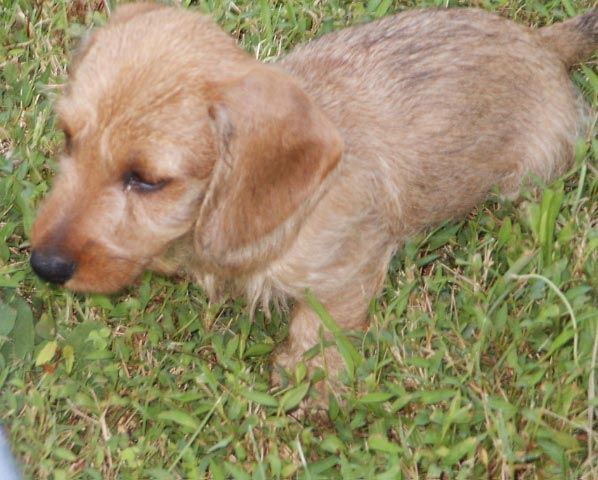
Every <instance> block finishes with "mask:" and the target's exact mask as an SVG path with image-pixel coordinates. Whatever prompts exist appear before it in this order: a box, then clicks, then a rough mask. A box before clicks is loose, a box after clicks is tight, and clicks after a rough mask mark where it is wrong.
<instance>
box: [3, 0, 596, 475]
mask: <svg viewBox="0 0 598 480" xmlns="http://www.w3.org/2000/svg"><path fill="white" fill-rule="evenodd" d="M183 3H193V4H194V5H191V8H198V9H200V10H203V11H206V12H210V13H211V14H212V15H213V16H214V17H215V18H216V20H217V21H218V22H219V23H220V24H221V25H222V26H223V27H224V28H225V29H226V30H227V31H229V32H231V33H232V34H233V35H234V36H235V37H237V38H238V39H239V40H240V42H241V43H242V44H243V45H244V47H245V48H247V49H248V50H250V51H253V52H255V54H256V56H258V57H259V58H261V59H264V60H271V59H273V58H274V57H276V56H277V55H279V54H280V53H283V52H284V51H285V50H287V49H289V48H291V47H292V46H293V45H295V44H297V43H299V42H302V41H305V40H308V39H310V38H313V37H314V36H316V35H319V34H321V33H323V32H327V31H330V30H334V29H337V28H341V27H342V26H344V25H348V24H352V23H356V22H361V21H365V20H368V19H373V18H376V17H380V16H384V15H387V14H390V13H392V12H394V11H399V10H404V9H406V8H410V7H414V6H422V5H428V6H429V5H436V6H458V5H477V6H481V7H484V8H486V9H489V10H497V11H500V12H501V13H502V14H503V15H506V16H509V17H511V18H514V19H516V20H517V21H520V22H524V23H528V24H544V23H547V22H552V21H558V20H561V19H563V18H566V17H568V16H571V15H574V14H576V13H577V12H580V11H583V10H584V9H587V8H588V7H590V6H592V4H593V1H586V0H561V1H557V0H548V1H545V2H539V1H535V0H479V1H474V2H462V1H452V0H448V1H444V0H443V1H437V2H435V1H427V0H424V1H419V0H418V1H415V0H413V1H399V2H391V1H388V0H377V1H372V2H368V3H363V2H345V1H340V0H336V1H330V2H318V3H312V2H308V1H306V0H281V1H279V2H269V1H267V0H260V1H259V2H250V1H248V0H239V1H237V2H236V3H233V2H224V1H216V0H204V1H199V2H183ZM186 6H188V5H186ZM106 10H107V8H106V7H105V5H104V3H103V2H101V1H99V0H97V1H88V2H84V1H83V2H68V1H65V0H56V1H53V2H46V1H40V0H7V1H5V2H4V3H3V6H2V8H1V9H0V19H1V20H0V21H1V25H2V28H0V64H1V73H0V76H1V85H2V86H3V88H2V89H1V90H0V96H1V104H0V319H1V321H0V388H1V391H0V421H1V423H2V424H3V425H4V427H5V428H6V430H7V431H8V433H9V436H10V439H11V442H12V445H13V449H14V451H15V454H16V456H17V457H18V459H19V461H20V462H21V464H22V466H23V470H24V474H25V476H26V477H27V478H35V479H55V480H62V479H71V478H72V479H74V478H77V479H112V478H122V479H170V478H211V479H215V480H218V479H224V478H234V479H278V478H302V479H318V478H319V479H334V478H344V479H358V478H364V479H370V478H376V479H380V480H382V479H415V478H422V479H433V478H443V479H478V478H479V479H481V478H491V479H494V478H501V479H533V478H539V479H549V478H555V479H595V478H598V422H597V421H596V418H597V417H598V412H596V413H595V409H596V407H598V396H597V395H596V393H595V389H596V379H595V376H596V371H595V366H596V363H597V361H596V360H597V359H596V357H597V352H598V343H597V342H598V307H597V306H598V223H597V219H598V168H597V167H598V165H597V160H598V140H597V139H596V137H595V135H594V138H591V139H587V141H585V142H580V144H579V147H578V152H577V166H576V167H575V169H574V170H573V171H571V172H570V173H568V174H567V175H566V176H565V177H563V178H562V179H561V180H560V181H559V182H557V183H555V184H553V185H552V186H549V187H548V188H545V189H543V190H539V191H534V192H528V193H526V194H525V195H524V196H523V199H522V200H521V201H518V202H516V203H503V204H496V203H488V204H486V205H485V206H483V207H481V208H480V209H478V210H477V211H476V212H473V213H472V214H471V215H470V216H469V218H468V219H467V220H466V221H463V222H460V223H449V224H446V225H443V226H441V227H439V228H437V229H435V230H434V231H432V232H429V233H428V234H427V235H422V236H421V237H419V238H416V239H414V240H413V241H412V242H411V243H410V244H409V245H407V246H406V248H405V249H404V250H403V251H402V252H401V253H400V254H399V255H397V256H396V257H395V258H394V260H393V262H392V268H391V270H390V272H389V275H388V277H387V281H386V284H385V288H384V292H383V294H382V295H381V296H380V297H379V298H378V299H377V300H376V301H375V302H373V303H372V306H371V316H372V322H371V327H370V329H369V330H368V331H367V332H365V333H362V334H360V335H353V334H352V335H350V336H349V337H348V338H349V340H350V342H347V341H346V339H345V343H344V344H345V345H348V347H347V348H348V349H349V351H351V352H352V354H353V355H355V359H356V360H358V361H356V362H355V373H354V375H353V377H352V381H351V382H350V385H349V388H348V393H347V395H346V402H347V404H346V406H343V407H342V408H341V407H339V405H337V404H335V403H333V404H331V406H330V409H329V417H330V422H329V423H325V422H321V421H319V420H318V419H312V418H307V419H305V420H297V419H296V418H294V416H293V415H292V409H293V406H294V405H296V404H297V403H298V402H299V401H300V400H301V398H303V396H304V395H309V391H308V383H306V381H305V380H304V379H303V372H302V370H301V368H299V369H298V371H297V372H296V377H297V380H298V382H297V385H298V386H296V387H294V388H290V389H288V390H286V391H281V392H275V391H271V390H269V386H268V376H269V372H270V364H269V356H268V353H269V352H270V351H271V349H272V347H273V345H276V344H278V343H280V342H282V341H283V340H284V338H285V336H286V329H287V323H286V318H284V317H281V316H280V315H278V314H276V313H274V315H273V317H272V318H271V319H266V318H265V317H264V315H262V314H261V313H259V314H258V315H257V317H256V318H255V319H254V321H250V319H249V317H248V315H247V310H246V309H245V308H244V305H243V304H242V303H241V302H240V301H230V302H228V303H226V304H224V305H218V306H215V305H209V304H208V303H207V301H206V298H205V296H204V294H203V293H202V292H201V290H200V289H198V287H196V286H194V285H193V284H191V283H188V282H186V281H184V280H183V281H181V280H173V279H165V278H161V277H158V276H152V275H151V274H146V275H145V276H144V278H143V280H142V282H141V284H140V285H139V286H136V287H134V288H131V290H129V291H128V292H125V293H123V294H122V295H118V296H111V297H105V296H98V295H89V296H80V295H73V294H72V293H69V292H66V291H63V290H61V289H56V288H53V287H50V286H48V285H46V284H44V283H42V282H40V281H38V280H37V279H36V278H35V276H34V275H33V274H32V272H31V270H30V268H29V266H28V248H29V243H28V241H29V232H30V229H31V224H32V219H33V218H34V216H35V209H36V206H37V205H38V204H39V202H40V200H41V199H42V198H43V196H44V194H45V193H46V192H47V191H48V188H49V184H50V181H51V180H50V179H51V176H52V172H53V171H54V169H55V166H56V164H55V162H54V160H53V158H55V156H56V154H57V152H58V151H59V150H60V148H61V145H62V137H61V134H60V133H59V132H58V130H57V128H56V126H55V124H54V118H53V115H52V99H53V97H54V96H55V94H56V92H57V90H58V87H57V86H58V85H59V84H60V83H61V82H63V79H64V76H65V69H66V65H67V62H68V53H67V52H68V51H69V50H70V49H71V48H73V46H74V45H75V43H76V38H77V37H79V36H80V35H81V34H82V33H83V32H85V31H86V30H87V29H88V28H89V26H91V25H94V24H95V25H100V24H102V23H103V22H104V21H105V17H106V13H107V12H106ZM595 66H596V63H593V64H592V63H588V64H586V66H585V67H583V68H581V69H579V70H577V71H576V72H575V73H574V78H575V81H576V82H577V83H578V85H579V86H580V87H581V88H582V90H583V92H584V94H585V96H586V98H587V99H588V100H589V101H590V102H592V103H593V105H594V107H598V77H597V76H596V73H595ZM594 133H595V131H594Z"/></svg>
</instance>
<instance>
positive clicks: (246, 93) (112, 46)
mask: <svg viewBox="0 0 598 480" xmlns="http://www.w3.org/2000/svg"><path fill="white" fill-rule="evenodd" d="M597 46H598V9H594V10H592V11H591V12H589V13H587V14H586V15H584V16H581V17H578V18H575V19H573V20H569V21H567V22H564V23H561V24H558V25H554V26H550V27H546V28H542V29H539V30H531V29H529V28H526V27H524V26H521V25H517V24H515V23H513V22H511V21H509V20H505V19H503V18H501V17H499V16H496V15H493V14H490V13H486V12H484V11H480V10H471V9H455V10H415V11H410V12H407V13H403V14H400V15H397V16H392V17H388V18H385V19H383V20H380V21H377V22H372V23H369V24H366V25H360V26H356V27H353V28H348V29H345V30H342V31H339V32H336V33H332V34H329V35H326V36H323V37H322V38H320V39H319V40H315V41H313V42H310V43H308V44H307V45H304V46H302V47H299V48H298V49H296V50H295V51H294V52H292V53H291V54H290V55H288V56H286V57H285V58H283V59H282V60H280V61H279V62H278V63H276V64H274V65H265V64H262V63H260V62H258V61H256V60H255V59H253V58H252V57H250V56H249V55H248V54H247V53H245V52H244V51H243V50H241V49H240V48H239V47H238V46H237V45H236V44H235V42H234V41H233V40H232V39H231V38H229V37H228V36H227V35H226V34H225V33H223V32H222V31H221V30H220V28H219V27H218V26H217V25H215V24H214V23H213V22H212V21H211V20H210V19H209V18H207V17H205V16H202V15H199V14H197V13H192V12H190V11H185V10H182V9H175V8H170V7H165V6H161V5H157V4H150V3H139V4H131V5H125V6H122V7H121V8H120V9H119V10H118V11H117V12H116V14H115V15H114V16H113V17H112V18H111V20H110V21H109V23H108V25H107V26H106V27H104V28H102V29H99V30H98V31H96V32H95V33H93V35H92V36H91V37H90V38H89V39H88V40H87V41H86V42H84V44H83V45H82V46H81V48H80V49H79V52H78V53H77V55H76V58H75V59H74V61H73V63H72V66H71V71H70V75H69V81H68V84H67V85H66V88H65V90H64V93H63V95H62V97H61V98H60V100H59V101H58V103H57V105H56V111H57V114H58V118H59V121H60V125H61V126H62V128H63V130H64V134H65V137H66V148H65V152H64V155H62V158H61V160H60V173H59V174H58V176H57V177H56V179H55V182H54V186H53V189H52V191H51V193H50V195H49V197H48V198H47V199H46V200H45V202H44V204H43V206H42V208H41V210H40V212H39V215H38V218H37V221H36V223H35V226H34V229H33V235H32V247H33V251H32V255H31V265H32V267H33V270H34V271H35V272H36V273H37V274H38V275H39V276H40V277H42V278H44V279H46V280H48V281H50V282H54V283H58V284H64V285H65V286H66V287H67V288H70V289H73V290H76V291H82V292H90V291H92V292H104V293H110V292H115V291H118V290H120V289H122V288H123V287H125V286H127V285H129V284H131V283H132V282H133V281H134V280H135V279H136V278H137V277H138V276H139V275H140V274H141V273H142V272H143V271H144V270H146V269H153V270H158V271H161V272H165V273H185V274H188V275H191V276H193V277H194V278H195V279H197V281H198V282H200V283H201V285H203V287H204V288H205V289H206V291H207V292H208V293H209V294H210V295H211V296H212V297H214V296H217V295H218V294H220V293H221V292H225V291H228V292H233V293H242V294H244V295H245V296H246V297H247V299H248V302H249V304H250V306H251V308H252V309H253V308H255V307H256V306H257V305H258V304H260V305H262V306H264V307H266V308H267V306H268V304H269V303H270V302H271V301H275V302H279V303H280V302H285V301H286V300H289V299H290V300H292V303H293V305H294V306H293V314H292V320H291V324H290V334H289V341H288V345H287V346H285V348H284V349H280V350H279V352H278V353H277V355H276V358H275V360H276V362H277V363H278V364H279V365H281V366H282V367H287V368H289V367H293V366H294V365H295V364H296V363H297V362H298V361H299V360H300V359H301V357H302V354H303V353H304V352H305V351H306V350H307V349H309V348H311V347H313V346H314V345H316V344H317V343H319V340H320V336H319V330H320V320H319V318H318V316H317V315H316V314H315V313H314V312H313V311H312V309H311V308H310V307H309V305H308V302H307V301H306V292H307V291H308V290H311V291H312V292H313V293H314V295H315V296H316V297H317V298H319V299H320V301H321V302H322V303H323V305H324V306H325V307H326V309H327V310H328V312H329V313H330V314H331V315H332V316H333V317H334V318H335V319H336V322H337V323H338V324H339V325H340V326H341V327H342V328H344V329H361V328H364V327H365V325H366V322H367V307H368V304H369V302H370V300H371V299H372V297H373V296H375V295H376V294H377V292H378V291H379V289H380V288H381V285H382V282H383V279H384V276H385V273H386V270H387V266H388V263H389V261H390V258H391V256H392V255H393V252H395V251H396V249H397V248H398V247H399V246H400V245H401V243H402V242H403V241H404V240H405V239H406V238H407V237H409V236H410V235H413V234H415V233H417V232H419V231H421V230H422V229H424V228H426V227H428V226H431V225H434V224H437V223H438V222H442V221H444V220H447V219H450V218H454V217H461V216H463V215H465V214H466V213H467V212H469V211H470V210H471V209H472V207H474V206H475V205H476V204H479V203H480V202H482V201H483V200H484V199H485V198H486V197H487V195H488V193H489V192H491V191H492V190H493V189H498V191H499V192H500V193H501V194H502V195H504V196H507V197H513V196H515V195H517V192H518V190H519V187H520V185H521V183H522V181H524V179H525V178H526V177H528V176H530V175H534V176H539V177H541V178H543V179H544V180H546V181H550V180H551V179H553V178H554V177H555V176H557V175H559V174H560V173H562V172H563V171H564V170H565V169H566V168H567V167H568V166H569V165H570V164H571V161H572V155H573V150H574V144H575V141H576V138H577V137H578V135H579V134H580V133H581V129H582V122H581V117H582V115H581V113H580V108H579V102H578V100H577V98H576V92H575V90H574V88H573V85H572V83H571V81H570V79H569V77H568V69H569V67H571V66H572V65H574V64H575V63H577V62H579V61H582V60H583V59H586V58H587V57H588V56H589V55H591V54H592V52H593V51H594V49H595V48H596V47H597ZM317 366H321V367H324V368H325V369H327V370H328V372H329V374H332V376H333V377H334V375H335V374H336V373H338V371H339V370H340V369H341V368H342V366H343V362H342V359H341V357H340V355H339V353H338V351H337V350H336V349H335V348H334V347H331V348H327V349H326V350H324V351H323V352H322V353H321V354H320V355H319V356H316V357H315V358H313V359H312V360H310V362H309V368H310V369H313V368H314V367H317Z"/></svg>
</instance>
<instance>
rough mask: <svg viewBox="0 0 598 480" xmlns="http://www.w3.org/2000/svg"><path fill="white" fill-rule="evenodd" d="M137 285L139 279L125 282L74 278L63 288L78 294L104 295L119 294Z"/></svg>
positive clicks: (107, 279) (108, 279)
mask: <svg viewBox="0 0 598 480" xmlns="http://www.w3.org/2000/svg"><path fill="white" fill-rule="evenodd" d="M135 283H137V278H135V279H132V280H131V281H127V282H124V281H122V280H120V279H110V278H103V279H97V280H94V279H86V280H84V281H83V280H78V279H77V278H73V279H71V280H69V281H68V282H66V283H65V284H64V285H63V286H64V288H66V289H68V290H72V291H73V292H77V293H101V294H104V295H108V294H113V293H119V292H122V291H123V290H125V289H126V288H128V287H130V286H131V285H133V284H135Z"/></svg>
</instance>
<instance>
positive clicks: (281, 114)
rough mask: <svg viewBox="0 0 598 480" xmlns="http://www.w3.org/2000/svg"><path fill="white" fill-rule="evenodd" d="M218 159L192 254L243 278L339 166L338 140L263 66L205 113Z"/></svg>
mask: <svg viewBox="0 0 598 480" xmlns="http://www.w3.org/2000/svg"><path fill="white" fill-rule="evenodd" d="M209 114H210V117H211V119H212V122H213V126H214V131H215V134H216V143H217V146H218V150H219V159H218V160H217V161H216V164H215V166H214V170H213V173H212V177H211V180H210V185H209V187H208V190H207V192H206V196H205V198H204V202H203V205H202V207H201V211H200V215H199V219H198V221H197V224H196V228H195V248H196V251H197V253H198V255H199V256H200V257H201V258H202V259H203V260H204V261H207V262H208V263H209V264H211V265H212V266H214V267H216V268H219V269H222V268H224V269H229V270H233V271H242V270H243V269H247V268H249V267H250V266H251V265H252V264H255V263H256V262H259V261H263V260H265V259H267V258H269V257H271V256H273V255H274V254H275V251H276V250H277V249H278V248H279V247H280V246H281V245H283V244H284V242H285V241H286V240H288V239H289V238H290V237H291V235H293V234H294V233H296V230H297V228H298V226H299V224H300V222H301V220H302V219H303V218H304V216H305V215H306V214H307V213H308V212H309V210H310V208H311V207H312V206H313V205H315V203H316V202H317V200H318V199H319V198H320V196H321V194H322V193H323V191H324V186H325V182H324V180H325V179H326V177H327V176H328V175H329V174H330V173H331V171H332V170H333V169H334V168H335V166H336V165H337V163H338V162H339V160H340V158H341V155H342V151H343V141H342V138H341V136H340V133H339V132H338V130H337V129H336V128H335V126H334V125H333V124H332V122H331V121H330V120H329V119H328V118H327V117H326V116H325V115H324V113H323V112H322V111H321V110H320V109H319V108H318V107H317V106H316V105H315V104H314V102H313V101H312V100H311V99H310V98H309V96H308V95H307V94H306V93H305V92H304V91H303V90H302V89H301V88H300V87H299V86H298V85H297V84H296V83H295V82H294V81H293V80H292V79H291V77H289V76H288V75H286V74H284V73H282V72H280V71H278V70H275V69H274V68H271V67H267V66H260V67H258V68H255V69H254V70H251V71H250V72H249V73H248V74H247V75H245V76H244V77H243V78H241V79H240V80H237V81H235V82H232V83H230V84H228V85H225V86H223V87H221V88H220V89H219V93H218V94H217V98H216V100H215V102H214V104H213V105H211V106H210V108H209Z"/></svg>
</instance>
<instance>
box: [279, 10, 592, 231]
mask: <svg viewBox="0 0 598 480" xmlns="http://www.w3.org/2000/svg"><path fill="white" fill-rule="evenodd" d="M597 18H598V10H594V11H593V12H591V13H589V14H587V15H586V16H583V17H578V18H577V19H574V20H571V21H569V22H565V23H561V24H558V25H555V26H553V27H548V28H544V29H540V30H530V29H528V28H526V27H523V26H520V25H518V24H515V23H513V22H511V21H508V20H505V19H503V18H501V17H498V16H496V15H493V14H489V13H487V12H484V11H481V10H468V9H454V10H416V11H412V12H408V13H404V14H401V15H398V16H395V17H389V18H386V19H384V20H381V21H379V22H373V23H369V24H366V25H362V26H358V27H354V28H350V29H345V30H341V31H339V32H336V33H333V34H329V35H326V36H324V37H322V38H321V39H319V40H316V41H314V42H312V43H310V44H308V45H306V46H304V47H302V48H300V49H298V50H295V51H294V52H293V53H292V54H291V55H289V56H288V57H286V58H285V59H284V60H283V61H282V66H283V68H285V69H288V70H290V71H291V72H292V73H293V74H294V75H295V76H296V77H299V78H301V79H302V80H303V86H304V88H305V89H306V90H307V91H308V92H309V93H310V94H311V95H312V96H313V97H314V98H315V99H316V101H317V102H318V103H319V105H320V106H321V107H322V108H323V110H324V111H325V112H326V113H327V114H328V115H329V116H330V117H331V118H332V119H333V121H334V122H335V123H336V125H338V126H339V128H340V130H341V133H342V134H343V136H344V140H345V144H346V154H345V157H344V162H346V163H347V164H350V167H347V168H346V169H345V171H346V172H347V174H346V181H345V182H340V184H339V188H337V194H338V195H340V196H345V195H346V193H344V192H343V189H350V190H352V191H361V195H358V196H356V197H353V198H356V199H359V200H360V201H359V205H353V208H352V209H351V210H353V211H355V210H356V209H359V208H361V209H368V208H371V209H374V210H377V211H378V212H379V213H380V214H381V215H383V216H384V217H385V219H386V220H387V222H388V224H389V228H392V229H394V230H398V233H399V234H400V235H408V234H411V233H413V232H414V231H417V230H419V229H421V228H422V227H424V226H426V225H430V224H433V223H436V222H439V221H442V220H445V219H447V218H450V217H454V216H459V215H463V214H465V213H466V212H468V211H469V210H470V209H471V208H472V207H473V206H474V205H476V204H477V203H479V202H480V201H482V200H483V199H484V198H485V196H486V195H487V194H488V192H489V191H490V190H492V188H493V187H494V186H498V187H499V189H500V190H501V193H502V194H504V195H507V196H513V195H515V194H516V193H517V191H518V190H519V186H520V183H521V181H522V179H523V177H525V176H526V175H527V174H530V173H531V174H534V175H538V176H540V177H542V178H544V179H546V180H548V179H551V178H554V176H555V175H557V174H558V173H561V172H562V171H563V170H564V169H565V168H566V167H567V165H569V164H570V160H571V158H572V153H573V146H574V142H575V140H576V138H577V136H578V135H579V134H580V117H581V116H580V114H579V104H578V102H577V100H576V93H575V90H574V88H573V86H572V84H571V81H570V80H569V78H568V74H567V69H568V67H569V66H570V65H571V64H572V63H573V62H575V61H579V60H580V59H582V58H584V57H585V56H587V55H588V54H590V53H591V51H592V50H593V49H594V48H595V47H596V45H597V43H598V27H597V21H596V19H597ZM573 39H576V41H577V43H574V44H573V43H571V41H572V40H573ZM357 172H359V173H357ZM367 179H369V181H368V180H367ZM380 189H382V190H383V191H384V194H382V193H380ZM372 191H378V192H379V194H377V195H372V194H371V192H372ZM380 198H383V199H385V201H384V202H382V203H383V205H382V206H383V207H386V208H385V209H384V210H383V211H380V207H381V205H380V201H379V200H380ZM389 199H392V200H390V201H389Z"/></svg>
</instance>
